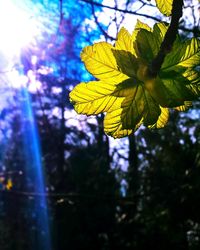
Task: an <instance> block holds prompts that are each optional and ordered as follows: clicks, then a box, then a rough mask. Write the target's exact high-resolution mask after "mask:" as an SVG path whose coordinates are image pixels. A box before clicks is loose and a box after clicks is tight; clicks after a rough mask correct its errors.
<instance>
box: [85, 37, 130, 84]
mask: <svg viewBox="0 0 200 250" xmlns="http://www.w3.org/2000/svg"><path fill="white" fill-rule="evenodd" d="M112 50H114V47H113V46H112V45H110V44H108V43H106V42H100V43H96V44H94V45H93V46H87V47H85V48H84V49H83V51H82V53H81V59H82V61H83V62H84V63H85V67H86V68H87V70H88V71H89V72H90V73H91V74H92V75H93V76H95V77H96V78H98V79H100V80H107V79H108V80H109V83H114V84H117V83H119V82H121V81H123V80H126V79H127V78H128V76H127V75H125V74H124V73H122V71H121V70H120V68H119V67H118V65H117V62H116V59H115V56H114V55H113V52H112Z"/></svg>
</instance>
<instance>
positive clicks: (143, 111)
mask: <svg viewBox="0 0 200 250" xmlns="http://www.w3.org/2000/svg"><path fill="white" fill-rule="evenodd" d="M167 29H168V26H167V25H166V24H165V23H157V24H155V25H154V27H153V28H150V27H149V26H148V25H147V24H144V23H142V22H140V21H138V22H137V24H136V27H135V29H134V31H133V33H132V34H129V32H128V31H127V30H126V29H125V28H122V29H121V30H120V31H119V33H118V35H117V40H116V43H115V45H114V46H112V45H111V44H109V43H106V42H100V43H96V44H94V45H92V46H87V47H85V48H84V49H83V51H82V53H81V59H82V61H83V62H84V64H85V67H86V68H87V70H88V71H89V72H90V73H91V74H92V75H93V76H94V77H95V78H97V79H98V80H97V81H91V82H88V83H85V82H82V83H80V84H79V85H77V86H76V87H75V88H74V89H73V91H72V92H71V93H70V100H71V102H72V103H73V104H74V108H75V110H76V111H77V113H80V114H86V115H98V114H99V113H106V115H105V119H104V129H105V132H106V133H107V134H108V135H111V136H112V137H114V138H120V137H124V136H128V135H130V134H131V133H132V132H134V131H135V130H137V129H138V128H139V127H140V125H141V124H144V125H145V126H146V127H148V128H162V127H164V126H165V125H166V123H167V121H168V117H169V108H174V109H176V110H179V111H185V110H186V109H187V108H188V107H189V106H191V105H192V101H193V100H196V99H197V98H198V96H199V93H200V86H199V79H200V76H199V72H198V71H197V70H196V67H197V66H198V65H199V62H200V41H199V40H198V39H197V38H192V39H190V40H187V41H185V42H182V41H181V39H180V37H179V36H177V38H176V40H175V43H174V45H173V49H172V51H171V52H170V53H168V54H167V56H166V57H165V60H164V62H163V64H162V67H161V69H160V71H159V72H158V75H157V76H156V77H152V76H151V74H150V73H149V70H148V69H149V64H150V63H151V62H152V60H153V59H154V58H155V56H156V55H157V53H158V51H159V48H160V46H161V43H162V41H163V39H164V36H165V33H166V31H167Z"/></svg>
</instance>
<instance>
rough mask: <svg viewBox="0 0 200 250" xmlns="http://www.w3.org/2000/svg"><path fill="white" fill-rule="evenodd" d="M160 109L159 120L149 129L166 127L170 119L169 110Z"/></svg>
mask: <svg viewBox="0 0 200 250" xmlns="http://www.w3.org/2000/svg"><path fill="white" fill-rule="evenodd" d="M160 109H161V113H160V115H159V117H158V120H157V121H156V123H154V124H153V125H149V126H148V128H150V129H155V128H163V127H165V126H166V124H167V122H168V119H169V109H168V108H163V107H160Z"/></svg>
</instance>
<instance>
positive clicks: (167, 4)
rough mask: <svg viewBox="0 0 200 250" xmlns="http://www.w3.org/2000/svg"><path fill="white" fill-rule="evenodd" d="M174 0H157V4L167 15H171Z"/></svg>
mask: <svg viewBox="0 0 200 250" xmlns="http://www.w3.org/2000/svg"><path fill="white" fill-rule="evenodd" d="M172 3H173V0H156V6H157V7H158V9H159V10H160V12H161V13H162V14H164V15H166V16H170V15H171V11H172Z"/></svg>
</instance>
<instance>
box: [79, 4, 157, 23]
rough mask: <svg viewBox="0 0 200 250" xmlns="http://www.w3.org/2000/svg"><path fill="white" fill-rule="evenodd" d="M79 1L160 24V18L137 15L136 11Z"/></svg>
mask: <svg viewBox="0 0 200 250" xmlns="http://www.w3.org/2000/svg"><path fill="white" fill-rule="evenodd" d="M79 1H82V2H85V3H89V4H93V5H96V6H99V7H102V8H107V9H111V10H115V11H119V12H123V13H125V14H132V15H136V16H142V17H146V18H150V19H152V20H154V21H157V22H161V21H162V20H161V19H160V18H157V17H154V16H150V15H147V14H142V13H137V12H136V11H130V10H125V9H120V8H116V7H111V6H108V5H104V4H101V3H97V2H95V1H91V0H79Z"/></svg>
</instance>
